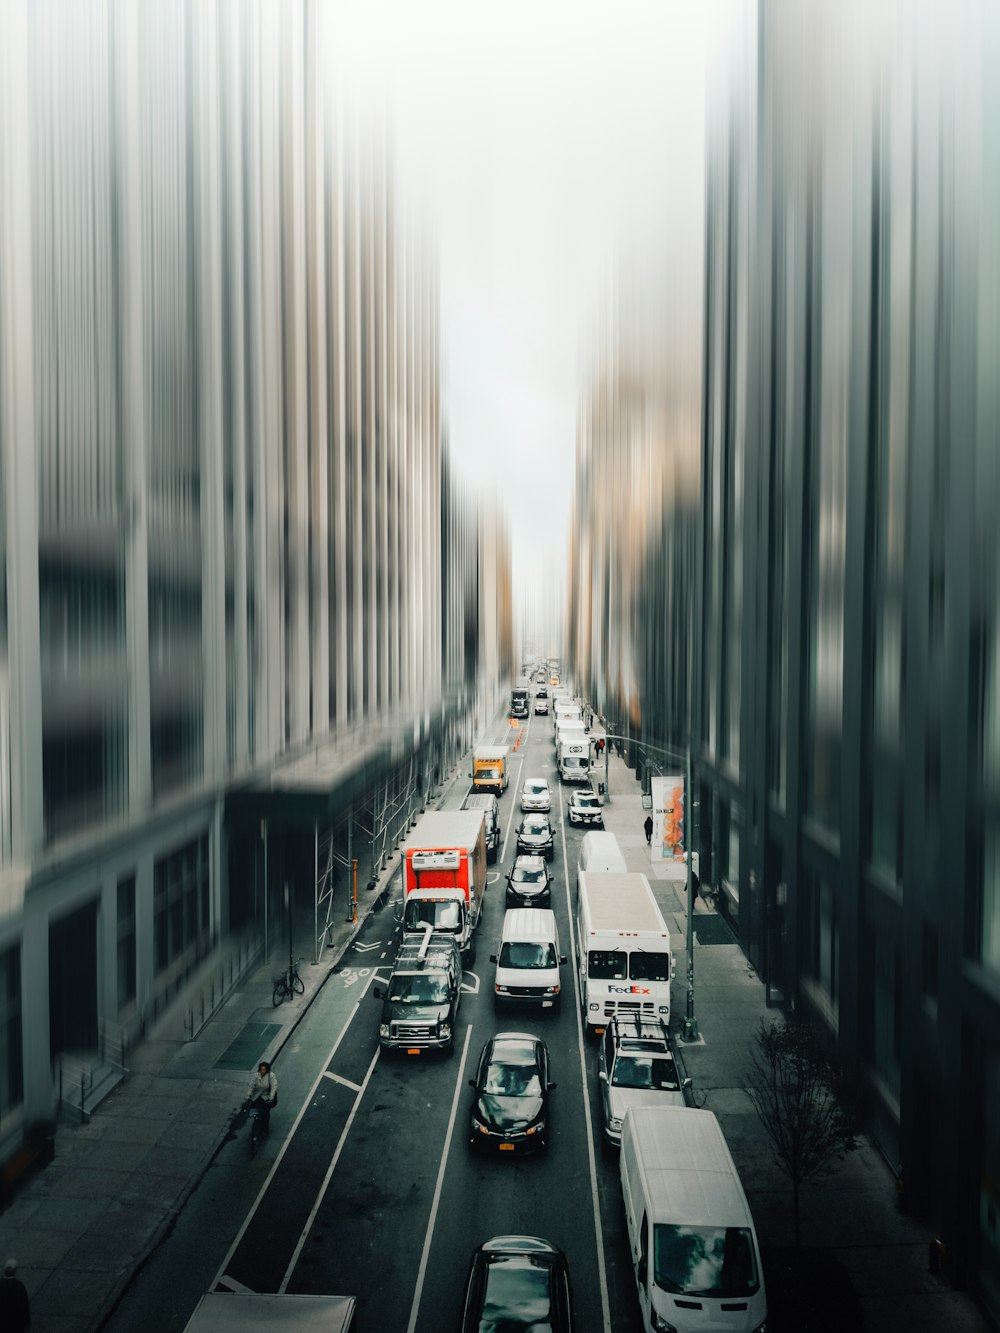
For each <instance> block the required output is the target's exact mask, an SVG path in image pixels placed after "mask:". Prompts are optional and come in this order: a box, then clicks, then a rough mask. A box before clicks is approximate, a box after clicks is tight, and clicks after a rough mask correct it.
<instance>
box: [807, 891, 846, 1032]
mask: <svg viewBox="0 0 1000 1333" xmlns="http://www.w3.org/2000/svg"><path fill="white" fill-rule="evenodd" d="M804 882H805V889H806V894H805V898H806V902H805V907H806V913H807V922H808V927H807V928H808V935H807V951H806V963H807V967H808V970H809V973H810V975H811V976H812V978H813V980H814V981H815V983H816V985H817V986H818V987H819V989H820V990H821V991H822V992H823V994H824V995H825V996H826V998H827V999H828V1000H829V1002H830V1003H831V1004H832V1005H835V1004H836V1003H837V969H838V962H839V956H840V922H839V919H838V913H837V900H836V896H835V894H834V891H833V885H832V884H830V883H829V882H828V881H827V880H825V879H822V878H820V877H819V876H813V875H807V876H806V877H805V881H804Z"/></svg>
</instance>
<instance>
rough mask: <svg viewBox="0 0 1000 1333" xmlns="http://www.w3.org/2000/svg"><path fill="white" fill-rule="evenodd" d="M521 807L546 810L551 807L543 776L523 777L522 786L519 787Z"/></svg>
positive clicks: (547, 786) (550, 798)
mask: <svg viewBox="0 0 1000 1333" xmlns="http://www.w3.org/2000/svg"><path fill="white" fill-rule="evenodd" d="M521 809H522V810H542V811H546V812H547V811H549V810H551V809H552V796H551V793H550V792H549V784H548V782H547V781H546V779H545V778H525V779H524V786H523V787H522V788H521Z"/></svg>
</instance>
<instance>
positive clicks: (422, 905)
mask: <svg viewBox="0 0 1000 1333" xmlns="http://www.w3.org/2000/svg"><path fill="white" fill-rule="evenodd" d="M405 924H406V928H407V930H418V929H419V928H420V927H421V926H424V925H431V926H433V927H434V929H435V930H458V929H459V928H460V927H461V924H462V913H461V909H460V908H459V905H458V903H429V902H426V901H424V902H421V901H419V900H416V901H415V900H414V899H413V898H410V899H409V900H408V901H407V904H406V922H405Z"/></svg>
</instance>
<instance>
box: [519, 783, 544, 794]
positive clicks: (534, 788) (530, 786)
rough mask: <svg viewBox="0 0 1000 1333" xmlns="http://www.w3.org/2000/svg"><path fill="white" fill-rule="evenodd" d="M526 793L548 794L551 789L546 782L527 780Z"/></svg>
mask: <svg viewBox="0 0 1000 1333" xmlns="http://www.w3.org/2000/svg"><path fill="white" fill-rule="evenodd" d="M524 794H525V795H526V796H548V794H549V789H548V786H547V784H546V783H544V782H526V783H525V784H524Z"/></svg>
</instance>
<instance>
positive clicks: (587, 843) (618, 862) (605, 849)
mask: <svg viewBox="0 0 1000 1333" xmlns="http://www.w3.org/2000/svg"><path fill="white" fill-rule="evenodd" d="M581 870H613V871H616V872H619V871H620V872H621V874H623V875H625V874H627V873H628V866H627V865H626V864H625V857H624V856H623V855H622V849H621V847H620V846H619V845H618V839H617V838H616V837H615V835H614V834H613V833H585V834H584V835H583V838H582V839H581V841H580V860H579V862H578V863H577V874H579V873H580V871H581Z"/></svg>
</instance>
